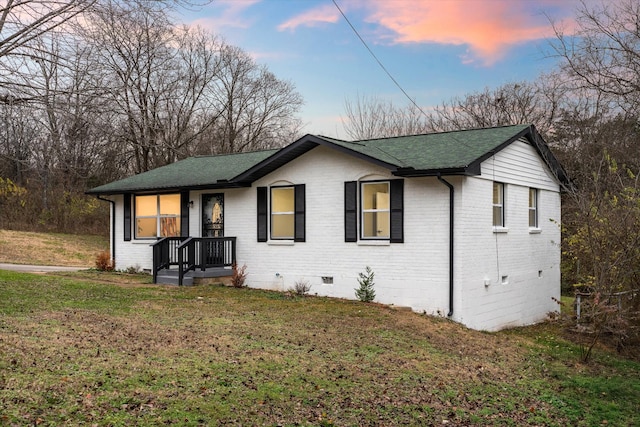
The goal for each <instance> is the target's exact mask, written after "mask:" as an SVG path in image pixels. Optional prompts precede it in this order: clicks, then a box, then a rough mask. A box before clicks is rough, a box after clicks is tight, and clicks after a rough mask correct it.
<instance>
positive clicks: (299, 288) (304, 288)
mask: <svg viewBox="0 0 640 427" xmlns="http://www.w3.org/2000/svg"><path fill="white" fill-rule="evenodd" d="M310 290H311V285H310V284H309V281H308V280H304V279H300V280H296V283H295V284H294V285H293V288H291V289H289V292H292V293H294V294H296V295H299V296H304V295H306V294H307V293H308V292H309V291H310Z"/></svg>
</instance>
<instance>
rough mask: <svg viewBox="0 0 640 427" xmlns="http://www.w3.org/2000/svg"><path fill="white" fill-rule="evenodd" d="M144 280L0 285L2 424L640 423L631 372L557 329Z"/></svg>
mask: <svg viewBox="0 0 640 427" xmlns="http://www.w3.org/2000/svg"><path fill="white" fill-rule="evenodd" d="M147 280H148V279H147V278H144V277H137V278H134V279H131V278H130V276H127V275H118V274H99V273H96V272H83V273H79V274H75V275H65V276H43V275H31V274H21V273H9V272H3V271H0V425H5V424H6V425H34V424H35V425H51V426H53V425H82V424H87V425H98V426H125V425H139V426H154V425H162V424H177V425H187V426H188V425H193V426H196V425H274V426H275V425H286V426H288V425H309V426H322V425H324V426H328V425H338V426H351V425H353V426H360V425H416V426H417V425H442V424H443V422H444V421H445V420H446V421H447V422H448V425H485V426H521V425H536V426H565V425H577V426H591V425H601V424H602V423H603V422H605V421H606V422H607V423H608V425H622V426H632V425H639V424H640V418H639V416H638V413H639V412H640V411H639V409H640V408H639V407H638V402H640V374H639V373H640V365H639V364H638V363H636V362H633V361H629V360H625V359H621V358H618V357H617V356H616V355H615V354H612V353H607V352H605V351H604V350H599V351H598V352H597V353H596V355H595V357H594V360H593V362H592V363H591V364H589V365H582V364H580V363H578V357H577V354H578V351H579V350H578V349H577V348H576V346H575V345H573V344H570V343H569V342H567V341H565V340H563V339H561V338H559V337H560V336H561V334H560V333H559V331H558V330H556V328H557V326H556V325H555V324H545V325H541V326H536V327H531V328H520V329H515V330H511V331H506V332H501V333H482V332H475V331H470V330H468V329H465V328H463V327H461V326H459V325H457V324H454V323H452V322H449V321H446V320H443V319H436V318H431V317H427V316H422V315H418V314H415V313H411V312H407V311H400V310H393V309H390V308H388V307H385V306H381V305H377V304H364V303H359V302H355V301H344V300H338V299H329V298H317V297H293V296H290V295H288V294H283V293H274V292H266V291H258V290H250V289H235V288H228V287H222V286H197V287H188V288H178V287H160V286H153V285H149V284H148V283H145V282H146V281H147Z"/></svg>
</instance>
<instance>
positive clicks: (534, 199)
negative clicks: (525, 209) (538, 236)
mask: <svg viewBox="0 0 640 427" xmlns="http://www.w3.org/2000/svg"><path fill="white" fill-rule="evenodd" d="M529 228H538V190H537V189H535V188H529Z"/></svg>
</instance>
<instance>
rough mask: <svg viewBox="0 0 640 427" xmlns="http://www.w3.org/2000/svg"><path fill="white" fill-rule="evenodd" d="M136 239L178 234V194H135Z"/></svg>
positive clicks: (175, 235)
mask: <svg viewBox="0 0 640 427" xmlns="http://www.w3.org/2000/svg"><path fill="white" fill-rule="evenodd" d="M135 232H136V234H135V235H136V238H137V239H152V238H156V237H177V236H180V194H160V195H158V194H154V195H149V196H135Z"/></svg>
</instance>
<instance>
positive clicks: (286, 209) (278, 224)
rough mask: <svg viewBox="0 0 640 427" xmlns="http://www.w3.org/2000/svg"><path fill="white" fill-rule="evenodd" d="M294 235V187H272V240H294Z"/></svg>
mask: <svg viewBox="0 0 640 427" xmlns="http://www.w3.org/2000/svg"><path fill="white" fill-rule="evenodd" d="M294 234H295V193H294V187H293V186H290V187H271V239H272V240H278V239H288V240H293V238H294Z"/></svg>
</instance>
